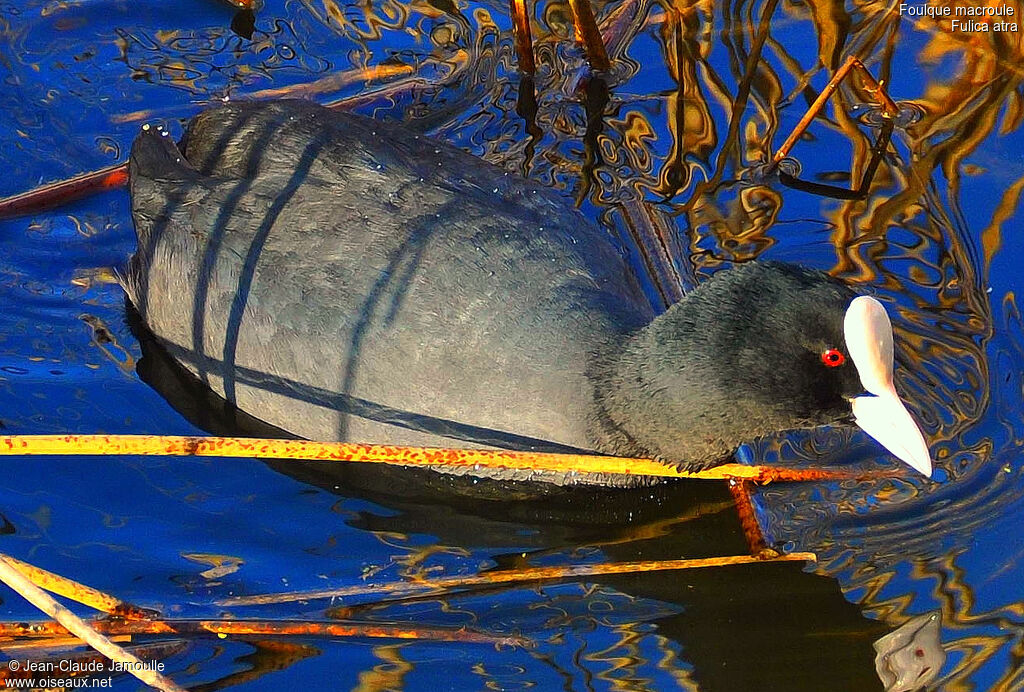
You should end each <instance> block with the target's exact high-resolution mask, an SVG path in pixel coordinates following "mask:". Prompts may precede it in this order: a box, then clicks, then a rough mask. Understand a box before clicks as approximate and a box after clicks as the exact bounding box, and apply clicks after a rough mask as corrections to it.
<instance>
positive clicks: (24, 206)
mask: <svg viewBox="0 0 1024 692" xmlns="http://www.w3.org/2000/svg"><path fill="white" fill-rule="evenodd" d="M127 182H128V164H127V163H119V164H117V165H116V166H109V167H107V168H103V169H101V170H98V171H93V172H91V173H83V174H82V175H78V176H75V177H74V178H68V179H67V180H61V181H59V182H56V183H50V184H49V185H43V186H42V187H37V188H35V189H34V190H29V191H28V192H21V193H19V194H17V195H13V196H11V197H5V198H4V199H0V219H8V218H12V217H15V216H22V215H24V214H31V213H34V212H38V211H44V210H46V209H51V208H53V207H56V206H59V205H61V204H65V203H67V202H70V201H72V200H75V199H79V198H80V197H84V196H86V195H88V194H91V193H94V192H102V191H104V190H113V189H114V188H118V187H123V186H124V185H125V184H126V183H127Z"/></svg>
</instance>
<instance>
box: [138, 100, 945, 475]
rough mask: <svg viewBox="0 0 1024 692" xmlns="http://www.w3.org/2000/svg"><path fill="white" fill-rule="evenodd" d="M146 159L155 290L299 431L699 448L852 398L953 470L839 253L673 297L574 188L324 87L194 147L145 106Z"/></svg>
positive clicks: (889, 430)
mask: <svg viewBox="0 0 1024 692" xmlns="http://www.w3.org/2000/svg"><path fill="white" fill-rule="evenodd" d="M130 174H131V196H132V212H133V216H134V221H135V228H136V231H137V233H138V237H139V246H138V250H137V252H136V254H135V255H134V257H133V258H132V260H131V263H130V265H129V268H128V271H127V272H125V276H124V281H123V283H124V287H125V290H126V292H127V293H128V295H129V297H130V299H131V301H132V302H133V304H134V305H135V306H136V307H137V309H138V311H139V313H140V314H141V315H142V317H143V319H144V320H145V322H146V323H147V324H148V326H149V327H150V329H151V330H152V331H153V332H154V333H155V334H156V335H157V336H158V337H159V339H160V340H161V341H162V342H163V343H164V344H165V345H166V346H167V348H168V349H169V351H170V352H171V354H172V356H173V357H174V358H176V359H177V360H179V361H180V362H181V363H182V364H184V365H185V366H186V367H187V368H189V369H190V370H191V371H192V372H194V373H195V374H196V375H197V376H199V377H200V378H202V379H203V380H204V381H205V382H207V383H208V384H209V386H210V387H212V388H213V389H214V391H216V392H218V393H219V394H222V395H223V396H224V397H225V398H227V399H228V400H229V401H232V402H235V403H237V405H238V406H239V408H241V409H242V410H244V411H247V412H249V413H251V414H253V415H254V416H256V417H258V418H260V419H262V420H265V421H267V422H268V423H271V424H273V425H276V426H278V427H280V428H283V429H285V430H287V431H290V432H292V433H294V434H296V435H300V436H303V437H307V438H311V439H320V440H350V441H360V442H374V443H391V444H408V445H421V446H448V447H453V446H455V447H457V446H462V447H467V446H498V447H512V448H522V449H544V450H548V451H551V450H554V451H559V450H575V451H579V450H581V449H583V450H593V451H598V452H603V453H609V454H616V455H630V456H654V457H659V458H662V459H665V460H666V461H669V462H672V463H678V464H681V465H683V466H684V467H686V468H690V469H699V468H703V467H707V466H710V465H713V464H715V463H718V462H720V461H723V460H725V459H726V458H727V457H728V456H729V455H730V453H731V452H733V450H735V449H736V447H737V446H738V445H739V444H741V443H742V442H744V441H749V440H751V439H753V438H755V437H758V436H759V435H764V434H767V433H771V432H774V431H778V430H786V429H792V428H800V427H809V426H817V425H821V424H826V423H831V422H838V421H843V420H846V419H849V418H850V416H851V413H853V414H855V415H856V417H857V418H858V422H860V423H861V425H862V427H865V428H866V429H867V431H868V432H869V433H870V434H871V435H873V436H875V437H876V438H877V439H879V440H880V441H881V442H882V443H883V444H885V445H886V446H887V447H888V448H889V449H890V451H892V452H893V453H894V454H896V455H897V456H899V457H900V458H902V459H904V460H905V461H907V462H908V463H910V464H911V465H912V466H913V467H914V468H916V469H918V470H919V471H921V472H922V473H924V474H926V475H927V474H929V473H930V471H931V462H930V459H929V455H928V450H927V447H926V445H925V443H924V439H923V437H922V436H921V433H920V432H919V430H918V428H917V426H916V425H915V424H914V422H913V420H912V419H911V417H910V415H909V413H907V411H906V409H905V408H904V407H903V405H902V403H900V400H899V398H898V397H897V395H896V392H895V389H894V388H893V385H892V329H891V327H890V325H889V321H888V317H887V316H886V313H885V310H884V309H883V308H882V306H881V304H880V303H878V302H877V301H875V300H874V299H873V298H868V297H857V295H856V294H855V293H854V292H853V291H851V290H850V289H849V288H848V287H846V286H845V285H843V284H842V283H840V282H839V281H836V280H834V279H832V278H830V277H828V276H827V275H825V274H822V273H820V272H816V271H809V270H806V269H801V268H799V267H795V266H791V265H785V264H779V263H751V264H747V265H743V266H738V267H735V268H733V269H729V270H725V271H721V272H719V273H718V274H716V275H715V276H714V277H713V278H712V279H710V280H709V281H707V282H705V283H704V284H702V285H701V286H700V287H699V288H697V289H696V290H694V291H693V292H691V293H690V294H689V295H687V296H685V297H684V298H683V299H682V300H681V301H680V302H679V303H677V304H676V305H673V306H672V307H671V308H669V309H668V310H667V311H666V312H665V313H664V314H661V315H658V316H656V315H655V312H654V310H653V309H652V307H651V305H650V303H649V302H648V300H647V299H646V298H645V296H644V294H643V292H642V290H641V289H640V287H639V286H638V284H637V283H636V281H635V280H634V279H633V278H632V274H631V271H630V269H629V267H628V266H627V262H626V260H625V258H624V256H623V254H622V253H621V252H620V251H619V250H618V249H617V248H616V245H615V244H614V243H613V242H612V239H611V238H610V237H609V235H608V234H607V233H606V232H604V231H603V230H602V229H600V228H598V227H596V226H594V225H593V224H591V223H589V222H588V221H587V220H586V219H584V218H583V217H582V216H581V215H580V214H579V213H577V212H576V211H575V210H573V209H571V208H570V207H569V206H568V205H566V203H565V202H564V201H563V200H562V199H561V198H559V197H558V196H557V195H556V194H554V193H552V192H550V191H548V190H546V189H544V188H542V187H540V186H538V185H536V184H534V183H532V182H530V181H528V180H525V179H523V178H520V177H517V176H514V175H511V174H509V173H506V172H505V171H503V170H501V169H499V168H497V167H495V166H492V165H490V164H487V163H485V162H483V161H481V160H479V159H477V158H475V157H473V156H470V155H469V154H467V153H464V152H462V151H460V150H458V149H456V148H454V147H452V146H449V145H447V144H443V143H440V142H437V141H435V140H432V139H429V138H427V137H423V136H419V135H415V134H412V133H410V132H409V131H408V130H406V129H403V128H402V127H401V126H399V125H395V124H388V123H382V122H377V121H373V120H369V119H366V118H363V117H359V116H355V115H350V114H346V113H339V112H334V111H331V110H328V109H326V108H323V107H320V106H317V105H315V104H312V103H308V102H304V101H273V102H262V103H231V104H225V105H223V106H218V107H216V108H213V109H211V110H208V111H206V112H204V113H202V114H200V115H198V116H197V117H196V118H195V119H193V121H192V122H191V123H190V125H189V126H188V128H187V133H186V135H185V137H184V139H183V141H182V143H181V145H180V149H179V147H178V146H177V145H175V143H174V142H173V141H172V140H171V138H170V137H168V136H167V135H166V133H165V132H161V131H159V130H156V129H151V128H144V130H143V132H142V133H141V134H140V135H139V137H138V139H137V140H136V141H135V144H134V146H133V149H132V154H131V168H130ZM865 390H866V391H867V394H866V395H865V396H861V395H864V394H865ZM851 404H852V411H851ZM489 475H493V474H489ZM497 475H498V476H499V477H501V478H510V479H525V478H530V479H539V480H546V481H552V482H557V483H565V482H567V481H568V480H569V479H567V478H566V477H564V476H561V475H557V474H545V473H540V474H538V473H526V472H523V473H511V472H507V473H506V472H501V473H498V474H497ZM572 480H573V481H585V482H597V483H607V482H614V479H609V478H604V477H600V478H599V477H583V476H579V477H574V478H573V479H572Z"/></svg>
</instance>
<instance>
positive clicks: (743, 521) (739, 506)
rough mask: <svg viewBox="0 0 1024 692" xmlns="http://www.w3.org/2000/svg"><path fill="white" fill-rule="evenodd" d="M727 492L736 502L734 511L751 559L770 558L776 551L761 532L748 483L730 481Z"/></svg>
mask: <svg viewBox="0 0 1024 692" xmlns="http://www.w3.org/2000/svg"><path fill="white" fill-rule="evenodd" d="M729 492H730V493H731V494H732V499H733V501H734V502H735V503H736V513H737V514H738V515H739V518H740V526H741V527H742V528H743V535H744V536H745V537H746V539H747V546H748V547H749V548H750V554H751V556H752V557H753V559H766V558H768V559H771V558H774V557H775V555H777V553H776V552H775V551H774V550H772V549H770V548H769V547H768V543H767V541H765V539H764V533H762V532H761V524H760V522H758V521H757V514H756V513H755V512H754V504H753V500H752V498H751V496H750V483H747V482H746V481H732V482H730V483H729Z"/></svg>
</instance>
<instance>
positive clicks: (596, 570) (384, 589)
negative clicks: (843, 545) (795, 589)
mask: <svg viewBox="0 0 1024 692" xmlns="http://www.w3.org/2000/svg"><path fill="white" fill-rule="evenodd" d="M793 561H804V562H807V561H811V562H815V561H817V556H816V555H815V554H814V553H788V554H785V555H778V556H773V557H770V558H762V557H758V556H752V555H731V556H728V557H708V558H696V559H684V560H647V561H642V562H613V563H607V564H596V565H572V566H569V567H531V568H527V569H516V570H498V571H495V572H484V573H482V574H477V575H472V576H458V577H448V578H445V579H435V580H433V581H403V582H393V583H389V584H373V585H368V586H349V587H344V588H338V589H320V590H316V591H291V592H287V593H274V594H257V595H253V596H234V597H232V598H224V599H221V600H219V601H216V604H217V605H219V606H240V605H268V604H272V603H294V602H296V601H309V600H313V599H319V598H350V597H353V596H378V597H381V596H383V597H391V596H404V595H408V594H411V593H417V592H424V591H427V592H431V591H449V590H452V589H465V588H469V587H473V586H495V585H499V584H512V583H516V582H542V581H553V580H557V579H578V578H580V577H596V576H607V575H613V574H635V573H638V572H664V571H672V570H682V569H701V568H706V567H728V566H731V565H750V564H758V563H761V562H793Z"/></svg>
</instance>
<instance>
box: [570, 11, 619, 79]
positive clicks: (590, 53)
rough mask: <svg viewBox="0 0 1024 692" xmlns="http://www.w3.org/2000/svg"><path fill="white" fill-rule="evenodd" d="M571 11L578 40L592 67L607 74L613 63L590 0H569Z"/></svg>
mask: <svg viewBox="0 0 1024 692" xmlns="http://www.w3.org/2000/svg"><path fill="white" fill-rule="evenodd" d="M569 9H570V10H571V11H572V25H573V29H574V31H575V34H576V40H577V41H578V42H579V43H581V44H582V45H583V49H584V51H585V52H586V54H587V60H588V61H590V67H591V68H592V69H594V70H595V71H597V72H607V71H608V70H610V69H611V68H612V62H611V60H610V59H609V58H608V51H607V50H605V47H604V38H603V37H602V36H601V31H600V29H598V28H597V20H596V19H594V11H593V10H592V9H591V7H590V0H569Z"/></svg>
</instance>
